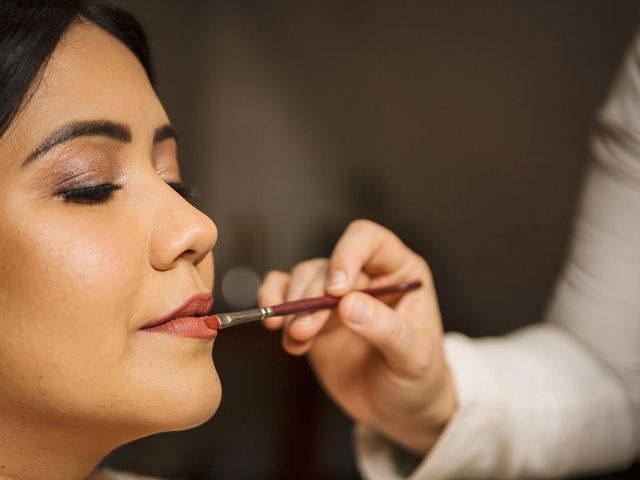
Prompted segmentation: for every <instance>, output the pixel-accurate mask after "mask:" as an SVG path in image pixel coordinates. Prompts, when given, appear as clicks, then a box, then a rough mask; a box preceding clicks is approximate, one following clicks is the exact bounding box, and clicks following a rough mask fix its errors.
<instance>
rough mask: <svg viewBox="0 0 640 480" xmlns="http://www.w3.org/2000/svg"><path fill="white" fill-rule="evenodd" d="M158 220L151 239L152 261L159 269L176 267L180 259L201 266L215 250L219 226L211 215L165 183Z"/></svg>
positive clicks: (150, 255)
mask: <svg viewBox="0 0 640 480" xmlns="http://www.w3.org/2000/svg"><path fill="white" fill-rule="evenodd" d="M163 188H164V195H163V201H162V202H158V205H159V206H160V208H158V209H157V213H156V221H155V222H154V226H153V228H152V231H151V235H150V240H149V260H150V262H151V265H152V266H153V268H155V269H156V270H160V271H165V270H170V269H172V268H175V267H176V266H177V265H178V264H179V263H180V262H189V263H191V264H193V265H195V266H197V265H198V264H199V263H200V262H201V261H202V260H203V259H204V258H205V257H206V256H207V254H209V252H211V250H212V249H213V247H214V246H215V244H216V241H217V239H218V229H217V228H216V225H215V224H214V223H213V220H211V219H210V218H209V217H208V216H207V215H205V214H204V213H202V212H201V211H200V210H198V209H197V208H195V207H194V206H193V205H191V203H189V202H188V201H187V200H185V199H184V198H182V197H181V196H180V195H179V194H178V193H176V192H175V191H174V190H173V189H172V188H171V187H170V186H169V185H166V184H164V185H163Z"/></svg>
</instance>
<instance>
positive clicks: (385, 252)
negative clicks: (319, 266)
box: [326, 220, 415, 295]
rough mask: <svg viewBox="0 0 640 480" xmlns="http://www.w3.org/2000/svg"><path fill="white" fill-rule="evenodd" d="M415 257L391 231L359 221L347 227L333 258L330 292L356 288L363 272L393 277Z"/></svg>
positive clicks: (372, 223)
mask: <svg viewBox="0 0 640 480" xmlns="http://www.w3.org/2000/svg"><path fill="white" fill-rule="evenodd" d="M414 258H415V254H414V253H413V252H412V251H411V250H410V249H409V248H408V247H407V246H406V245H405V244H404V243H402V241H401V240H400V239H399V238H398V237H397V236H396V235H394V234H393V233H392V232H391V231H390V230H388V229H386V228H384V227H382V226H381V225H378V224H377V223H374V222H371V221H368V220H356V221H354V222H352V223H351V224H350V225H349V226H348V227H347V229H346V231H345V233H344V234H343V235H342V237H340V240H338V243H337V244H336V247H335V249H334V251H333V254H332V255H331V259H330V261H329V273H328V278H327V284H326V289H327V292H329V293H331V294H333V295H344V294H345V293H347V292H349V291H350V290H352V289H353V284H354V281H355V279H356V278H357V276H358V273H359V272H360V271H365V272H366V273H369V274H371V275H384V274H389V273H393V272H396V271H398V270H401V269H402V268H403V267H405V266H406V265H407V264H408V263H410V262H411V260H412V259H414Z"/></svg>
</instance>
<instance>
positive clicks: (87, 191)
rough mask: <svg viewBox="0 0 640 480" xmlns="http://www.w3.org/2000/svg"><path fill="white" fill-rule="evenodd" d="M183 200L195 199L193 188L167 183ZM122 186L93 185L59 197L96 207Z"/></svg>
mask: <svg viewBox="0 0 640 480" xmlns="http://www.w3.org/2000/svg"><path fill="white" fill-rule="evenodd" d="M167 184H168V185H169V186H170V187H171V188H173V189H174V190H175V191H176V192H177V193H178V194H179V195H180V196H181V197H182V198H184V199H185V200H187V201H189V202H190V201H192V200H193V198H194V191H193V188H191V187H189V186H187V185H185V184H183V183H180V182H167ZM121 188H122V185H116V184H114V183H101V184H100V185H92V186H90V187H81V188H74V189H71V190H65V191H64V192H60V193H59V195H60V196H61V197H62V199H63V200H64V201H65V202H72V203H80V204H84V205H96V204H99V203H106V202H107V201H108V200H109V199H110V198H111V196H112V195H113V192H115V191H117V190H120V189H121Z"/></svg>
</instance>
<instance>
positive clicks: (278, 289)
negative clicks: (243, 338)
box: [258, 270, 290, 330]
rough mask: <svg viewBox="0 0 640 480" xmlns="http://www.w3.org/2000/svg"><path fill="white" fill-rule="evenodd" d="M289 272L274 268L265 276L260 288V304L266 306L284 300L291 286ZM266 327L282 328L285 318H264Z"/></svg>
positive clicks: (271, 328)
mask: <svg viewBox="0 0 640 480" xmlns="http://www.w3.org/2000/svg"><path fill="white" fill-rule="evenodd" d="M289 278H290V277H289V274H287V273H284V272H280V271H278V270H272V271H270V272H269V273H267V275H266V276H265V277H264V280H263V282H262V285H261V286H260V289H259V290H258V305H260V306H261V307H266V306H269V305H277V304H279V303H282V302H284V299H285V295H286V293H287V290H288V288H289ZM262 323H263V324H264V326H265V327H267V328H268V329H270V330H276V329H278V328H281V327H282V325H283V324H284V318H282V317H271V318H267V319H265V320H263V322H262Z"/></svg>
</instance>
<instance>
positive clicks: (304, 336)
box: [285, 262, 331, 342]
mask: <svg viewBox="0 0 640 480" xmlns="http://www.w3.org/2000/svg"><path fill="white" fill-rule="evenodd" d="M325 279H326V262H325V263H324V264H323V266H322V268H320V269H318V270H317V271H316V275H315V277H314V279H313V280H312V281H311V282H310V283H309V285H308V286H307V289H306V290H305V291H304V292H303V293H302V297H303V298H313V297H318V296H321V295H324V283H325ZM330 315H331V310H318V311H316V312H303V313H299V314H297V315H295V316H293V317H292V318H291V319H290V321H288V322H286V323H285V334H286V335H289V336H291V337H292V338H293V339H294V340H296V341H298V342H306V341H309V340H312V339H313V337H315V336H316V335H317V334H318V332H319V331H320V330H321V329H322V327H323V326H324V324H325V323H326V321H327V320H328V319H329V316H330Z"/></svg>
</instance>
